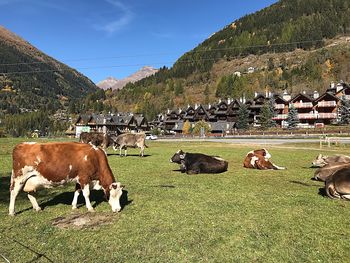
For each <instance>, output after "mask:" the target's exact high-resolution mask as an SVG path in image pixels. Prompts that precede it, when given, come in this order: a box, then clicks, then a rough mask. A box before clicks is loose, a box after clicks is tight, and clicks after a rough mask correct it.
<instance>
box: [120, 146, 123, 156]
mask: <svg viewBox="0 0 350 263" xmlns="http://www.w3.org/2000/svg"><path fill="white" fill-rule="evenodd" d="M122 148H123V147H122V146H120V147H119V156H120V157H122Z"/></svg>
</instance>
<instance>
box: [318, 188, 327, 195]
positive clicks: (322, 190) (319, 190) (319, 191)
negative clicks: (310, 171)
mask: <svg viewBox="0 0 350 263" xmlns="http://www.w3.org/2000/svg"><path fill="white" fill-rule="evenodd" d="M318 194H319V195H321V196H323V197H327V193H326V189H325V188H324V187H322V188H319V189H318Z"/></svg>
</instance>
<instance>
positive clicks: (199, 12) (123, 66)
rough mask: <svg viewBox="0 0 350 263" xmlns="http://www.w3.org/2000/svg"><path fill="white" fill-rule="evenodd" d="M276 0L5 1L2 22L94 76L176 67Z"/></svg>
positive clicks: (1, 1)
mask: <svg viewBox="0 0 350 263" xmlns="http://www.w3.org/2000/svg"><path fill="white" fill-rule="evenodd" d="M275 2H277V1H276V0H247V1H243V0H217V1H213V0H176V1H175V0H173V1H170V0H143V1H141V0H128V1H126V0H69V1H68V0H60V1H57V0H54V1H52V0H0V9H1V16H0V24H1V25H2V26H4V27H6V28H7V29H9V30H10V31H12V32H14V33H16V34H17V35H19V36H21V37H22V38H24V39H25V40H27V41H28V42H30V43H31V44H32V45H34V46H35V47H37V48H38V49H40V50H41V51H43V52H45V53H46V54H48V55H50V56H52V57H54V58H56V59H58V60H60V61H62V62H63V63H65V64H67V65H69V66H71V67H73V68H76V69H77V70H78V71H80V72H81V73H83V74H84V75H86V76H87V77H89V78H90V79H91V80H92V81H94V82H95V83H97V82H98V81H100V80H102V79H105V78H106V77H109V76H113V77H116V78H118V79H120V78H124V77H126V76H128V75H130V74H132V73H133V72H135V71H137V70H138V69H139V68H141V67H142V66H145V65H148V66H153V67H156V68H159V67H161V66H163V65H166V66H168V67H170V66H171V65H172V64H173V63H174V62H175V61H176V59H178V58H179V57H180V56H181V55H182V54H183V53H185V52H187V51H189V50H191V49H193V48H194V47H196V46H197V45H198V44H199V43H201V42H202V41H204V40H205V39H206V38H208V37H209V36H210V35H211V34H212V33H214V32H216V31H218V30H220V29H222V28H223V27H224V26H226V25H227V24H229V23H231V22H233V21H234V20H236V19H238V18H240V17H242V16H244V15H246V14H250V13H254V12H255V11H258V10H260V9H262V8H264V7H267V6H269V5H271V4H273V3H275Z"/></svg>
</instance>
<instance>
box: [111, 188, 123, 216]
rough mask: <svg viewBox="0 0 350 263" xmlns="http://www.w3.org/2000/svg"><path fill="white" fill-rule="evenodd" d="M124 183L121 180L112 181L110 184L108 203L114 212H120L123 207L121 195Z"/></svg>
mask: <svg viewBox="0 0 350 263" xmlns="http://www.w3.org/2000/svg"><path fill="white" fill-rule="evenodd" d="M123 188H124V185H121V184H120V183H119V182H115V183H112V184H111V185H110V186H109V199H108V203H109V204H110V205H111V207H112V211H113V212H119V211H120V210H121V209H122V208H121V206H120V197H121V196H122V194H123Z"/></svg>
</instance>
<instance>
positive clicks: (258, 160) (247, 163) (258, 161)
mask: <svg viewBox="0 0 350 263" xmlns="http://www.w3.org/2000/svg"><path fill="white" fill-rule="evenodd" d="M270 158H271V154H270V153H269V152H268V151H267V150H266V149H265V148H263V149H259V150H254V151H250V152H248V153H247V155H246V157H245V159H244V161H243V167H245V168H252V169H259V170H284V169H286V168H285V167H280V166H277V165H275V164H273V163H272V162H271V161H270V160H269V159H270Z"/></svg>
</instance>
